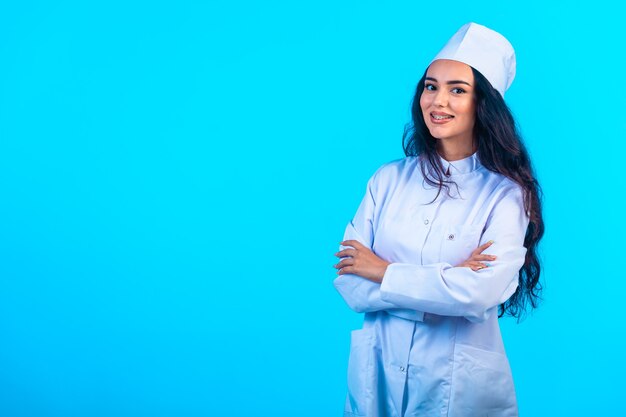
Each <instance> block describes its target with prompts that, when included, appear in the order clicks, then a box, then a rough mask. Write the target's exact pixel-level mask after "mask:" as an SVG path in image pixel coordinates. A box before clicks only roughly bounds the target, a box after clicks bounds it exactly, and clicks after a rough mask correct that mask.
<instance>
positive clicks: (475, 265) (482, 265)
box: [469, 261, 489, 271]
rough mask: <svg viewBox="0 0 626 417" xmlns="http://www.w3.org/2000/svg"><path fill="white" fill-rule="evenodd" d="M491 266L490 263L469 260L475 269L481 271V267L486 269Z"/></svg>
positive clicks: (471, 266)
mask: <svg viewBox="0 0 626 417" xmlns="http://www.w3.org/2000/svg"><path fill="white" fill-rule="evenodd" d="M488 266H489V264H484V263H482V262H474V261H472V262H469V267H470V268H472V270H473V271H480V270H481V269H485V268H487V267H488Z"/></svg>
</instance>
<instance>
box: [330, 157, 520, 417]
mask: <svg viewBox="0 0 626 417" xmlns="http://www.w3.org/2000/svg"><path fill="white" fill-rule="evenodd" d="M441 161H442V162H443V164H444V169H445V170H444V172H446V170H447V169H448V167H450V172H451V177H450V178H451V179H452V180H454V181H455V182H456V183H457V184H458V185H459V191H460V197H462V198H458V197H459V194H458V193H457V192H456V188H455V187H454V186H453V187H452V195H453V197H454V198H451V197H448V196H447V195H446V193H445V191H442V193H441V194H440V196H439V197H438V198H437V200H436V201H435V202H433V203H432V204H428V203H429V202H430V201H432V200H433V199H434V198H435V195H436V194H437V190H436V188H434V187H431V186H429V185H428V184H426V183H425V182H424V181H423V177H422V174H421V170H420V167H419V159H418V158H417V157H407V158H403V159H399V160H396V161H392V162H389V163H386V164H384V165H383V166H381V167H380V168H379V169H378V170H377V171H376V172H375V173H374V175H373V176H372V177H371V178H370V180H369V181H368V184H367V190H366V193H365V196H364V197H363V200H362V201H361V204H360V206H359V208H358V210H357V212H356V214H355V216H354V218H353V219H352V221H351V222H349V224H348V225H347V227H346V231H345V234H344V239H356V240H358V241H359V242H361V243H362V244H364V245H365V246H367V247H369V248H371V249H372V250H373V251H374V252H375V253H376V254H377V255H378V256H379V257H381V258H383V259H385V260H387V261H389V262H392V264H391V265H389V266H388V268H387V271H386V273H385V275H384V277H383V281H382V284H377V283H374V282H372V281H369V280H367V279H364V278H362V277H359V276H357V275H353V274H345V275H340V276H338V277H337V278H336V279H335V280H334V285H335V288H336V289H337V290H338V291H339V293H340V294H341V296H342V297H343V298H344V299H345V301H346V302H347V304H348V305H349V306H350V307H351V308H352V309H353V310H355V311H357V312H364V313H365V317H364V322H363V328H362V329H358V330H354V331H353V332H352V338H351V348H350V359H349V363H348V395H347V397H346V406H345V411H344V415H345V416H368V417H391V416H398V417H400V416H402V417H410V416H415V417H417V416H420V417H428V416H433V417H434V416H437V417H441V416H448V417H470V416H472V417H475V416H486V415H489V416H492V417H512V416H517V403H516V398H515V390H514V387H513V380H512V376H511V373H510V368H509V363H508V360H507V357H506V355H505V351H504V346H503V343H502V338H501V335H500V328H499V325H498V319H497V306H498V305H499V304H501V303H503V302H504V301H506V300H507V299H508V298H509V297H510V296H511V295H512V294H513V293H514V292H515V290H516V288H517V280H518V272H519V269H520V268H521V266H522V265H523V263H524V259H525V255H526V248H525V247H524V246H523V241H524V236H525V232H526V228H527V226H528V222H529V219H528V216H527V215H526V213H525V211H524V209H523V200H522V192H521V188H520V187H519V186H518V185H517V184H515V183H514V182H512V181H511V180H509V179H507V178H505V177H503V176H502V175H500V174H496V173H493V172H491V171H488V170H487V169H486V168H485V167H484V166H482V165H481V164H480V161H479V159H478V157H477V154H473V155H472V156H470V157H467V158H465V159H462V160H459V161H453V162H448V161H446V160H444V159H443V158H442V159H441ZM489 240H493V241H494V243H493V245H492V246H491V247H490V248H489V249H487V250H486V251H484V252H483V253H486V254H493V255H496V256H497V257H498V258H497V260H495V261H490V266H489V267H488V268H485V269H482V270H480V271H476V272H474V271H472V270H471V269H470V268H466V267H464V268H460V267H455V265H457V264H458V263H460V262H462V261H464V260H465V259H467V258H468V257H469V256H470V253H471V252H472V251H473V250H474V249H475V248H476V247H478V246H479V245H480V244H483V243H485V242H487V241H489ZM340 248H341V249H343V248H344V247H343V246H341V247H340Z"/></svg>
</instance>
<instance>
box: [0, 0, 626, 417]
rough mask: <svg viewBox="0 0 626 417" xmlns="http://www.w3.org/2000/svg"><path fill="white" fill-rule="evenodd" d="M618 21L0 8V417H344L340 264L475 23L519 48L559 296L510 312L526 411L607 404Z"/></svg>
mask: <svg viewBox="0 0 626 417" xmlns="http://www.w3.org/2000/svg"><path fill="white" fill-rule="evenodd" d="M611 4H613V5H611ZM616 7H618V8H619V7H621V9H616ZM624 12H625V7H624V6H620V5H618V4H617V3H611V2H609V1H608V0H606V1H604V0H601V1H594V2H576V1H570V2H563V3H562V4H558V3H554V2H552V3H546V2H539V1H525V2H516V3H513V2H503V1H502V0H498V1H493V2H479V1H463V2H455V1H449V2H445V4H444V3H432V2H418V1H412V2H408V1H404V2H393V3H389V2H388V3H385V4H383V2H375V1H343V2H331V1H319V0H318V1H314V2H278V1H265V2H241V1H212V2H208V3H207V2H200V1H196V2H192V1H182V2H181V1H178V2H170V3H166V2H147V1H145V2H130V3H129V2H121V1H94V2H68V1H58V2H48V3H40V2H28V1H24V2H6V1H5V2H3V3H2V5H1V6H0V192H1V194H0V195H1V200H0V415H1V416H3V417H26V416H37V417H47V416H63V417H73V416H81V417H82V416H250V415H254V416H259V415H271V416H302V417H305V416H316V417H317V416H332V415H341V411H342V408H343V401H344V396H345V390H346V382H345V379H346V367H347V359H348V345H349V332H350V330H352V329H355V328H358V327H360V325H361V320H362V316H361V315H359V314H356V313H354V312H352V311H351V310H349V309H348V307H347V306H346V305H345V304H344V303H343V301H342V299H341V298H340V296H339V295H338V294H337V293H336V291H335V290H334V288H333V286H332V280H333V279H334V277H335V269H334V268H333V267H332V265H333V264H334V263H335V262H336V258H335V257H334V256H333V253H334V252H335V251H336V250H337V249H338V243H339V241H340V239H341V237H342V236H343V231H344V228H345V225H346V223H347V222H348V221H349V220H350V218H351V217H352V215H353V214H354V212H355V210H356V208H357V206H358V203H359V201H360V199H361V198H362V196H363V193H364V191H365V185H366V181H367V179H368V178H369V176H370V175H371V174H372V173H373V172H374V170H375V169H376V168H377V167H378V166H380V165H381V164H382V163H384V162H387V161H390V160H392V159H396V158H401V157H403V156H404V155H403V153H402V148H401V136H402V130H403V127H404V124H405V123H406V122H408V121H409V120H410V119H409V108H410V101H411V98H412V94H413V91H414V88H415V85H416V83H417V81H418V79H419V77H420V76H421V75H422V73H423V71H424V69H425V67H426V65H427V64H428V62H429V60H430V59H431V58H432V57H433V56H434V55H435V54H436V53H437V52H438V50H439V49H440V48H441V47H442V46H443V44H444V43H445V42H446V41H447V39H448V38H449V37H450V36H451V35H452V34H453V33H454V32H455V31H456V30H457V29H458V28H459V27H460V26H461V25H462V24H464V23H466V22H469V21H475V22H477V23H481V24H484V25H487V26H489V27H491V28H493V29H495V30H498V31H500V32H501V33H503V34H504V35H505V36H506V37H507V38H508V39H509V40H510V41H511V42H512V44H513V45H514V47H515V49H516V53H517V58H518V68H517V78H516V80H515V82H514V83H513V85H512V87H511V88H510V90H509V91H508V92H507V102H508V103H509V105H510V107H511V109H512V110H513V112H514V114H515V116H516V118H517V120H518V122H519V124H520V126H521V128H522V133H523V135H524V137H525V140H526V143H527V146H528V148H529V151H530V152H531V155H532V158H533V162H534V164H535V167H536V170H537V173H538V178H539V180H540V182H541V184H542V185H543V188H544V192H545V195H546V198H545V221H546V226H547V229H546V234H545V238H544V240H543V243H542V248H541V250H542V256H543V261H544V274H543V278H544V280H545V283H546V285H545V292H544V295H545V302H544V303H543V305H542V307H541V308H540V309H539V310H537V311H536V313H535V314H533V315H532V316H530V317H529V318H528V319H527V320H525V321H524V322H522V323H521V324H516V322H515V321H514V320H512V319H503V320H501V326H502V329H503V334H504V338H505V344H506V348H507V352H508V355H509V359H510V361H511V366H512V368H513V373H514V377H515V382H516V388H517V393H518V398H519V403H520V411H521V413H522V415H525V416H535V417H539V416H554V415H563V416H570V417H571V416H590V415H616V413H617V412H618V410H622V409H623V407H622V397H623V395H622V390H621V388H620V387H621V382H622V380H623V375H624V372H625V371H626V365H625V363H624V360H623V353H622V352H623V351H624V347H625V346H624V342H623V339H622V332H623V329H624V326H623V324H622V314H623V303H624V301H623V300H624V295H623V294H624V291H625V290H626V282H625V281H626V280H625V278H626V276H625V274H624V272H623V271H624V269H623V267H622V265H621V264H620V262H621V261H622V260H623V259H624V256H623V242H624V236H625V235H626V228H625V226H624V221H623V220H622V219H623V217H622V215H623V214H622V213H623V210H624V203H623V194H624V191H625V190H626V184H625V180H624V175H623V173H622V171H623V169H624V168H623V166H624V161H623V153H624V151H625V150H626V145H625V144H624V139H625V138H626V118H625V117H624V112H625V111H626V106H625V104H624V102H625V99H624V97H625V91H626V90H625V87H624V82H623V75H624V61H623V58H622V53H623V41H624V35H623V16H624Z"/></svg>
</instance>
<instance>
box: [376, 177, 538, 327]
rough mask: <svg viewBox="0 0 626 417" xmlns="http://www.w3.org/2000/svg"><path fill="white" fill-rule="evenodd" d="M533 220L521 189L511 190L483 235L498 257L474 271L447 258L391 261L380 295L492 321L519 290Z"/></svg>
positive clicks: (432, 310)
mask: <svg viewBox="0 0 626 417" xmlns="http://www.w3.org/2000/svg"><path fill="white" fill-rule="evenodd" d="M528 223H529V219H528V216H527V214H526V212H525V210H524V204H523V199H522V192H521V188H519V187H516V188H511V190H510V191H508V192H506V193H503V196H502V197H501V199H500V201H498V203H496V204H495V205H494V207H493V209H492V212H491V214H490V216H489V218H488V219H487V223H486V225H485V231H484V233H483V235H482V237H481V241H480V244H481V245H482V244H484V243H486V242H487V241H489V240H493V241H494V243H493V244H492V245H491V246H490V247H489V248H488V249H487V250H485V251H484V252H483V254H491V255H496V256H497V259H496V260H495V261H491V262H489V264H490V266H489V267H487V268H483V269H481V270H478V271H473V270H472V269H471V268H469V267H454V266H452V265H450V264H449V263H445V262H441V263H434V264H429V265H413V264H408V263H392V264H390V265H389V266H387V271H386V272H385V275H384V276H383V280H382V283H381V286H380V296H381V299H382V300H383V301H385V302H389V303H394V304H396V303H397V304H400V303H401V304H403V305H405V306H408V307H411V308H414V309H416V310H420V311H425V312H427V313H432V314H437V315H444V316H464V317H465V318H467V319H468V320H470V321H472V322H481V321H485V320H487V319H488V318H489V316H490V315H491V314H493V313H494V311H495V310H496V309H497V306H498V305H499V304H502V303H503V302H505V301H506V300H508V299H509V297H511V295H513V293H514V292H515V290H516V289H517V285H518V276H519V270H520V268H521V267H522V266H523V265H524V261H525V257H526V248H525V247H524V246H523V243H524V237H525V234H526V228H527V227H528Z"/></svg>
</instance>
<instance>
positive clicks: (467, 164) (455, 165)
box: [437, 152, 482, 176]
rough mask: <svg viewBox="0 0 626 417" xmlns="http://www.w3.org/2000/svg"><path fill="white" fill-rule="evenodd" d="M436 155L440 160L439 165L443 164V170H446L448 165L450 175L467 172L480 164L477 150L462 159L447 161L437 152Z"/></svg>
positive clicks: (474, 169)
mask: <svg viewBox="0 0 626 417" xmlns="http://www.w3.org/2000/svg"><path fill="white" fill-rule="evenodd" d="M437 156H438V157H439V160H440V161H441V165H443V172H444V173H446V172H448V167H449V168H450V175H451V176H454V175H460V174H467V173H469V172H472V171H476V170H477V169H478V168H480V167H481V166H482V165H481V163H480V161H479V160H478V152H474V153H473V154H471V155H470V156H468V157H466V158H463V159H458V160H456V161H447V160H445V159H444V158H442V157H441V155H439V153H437Z"/></svg>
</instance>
